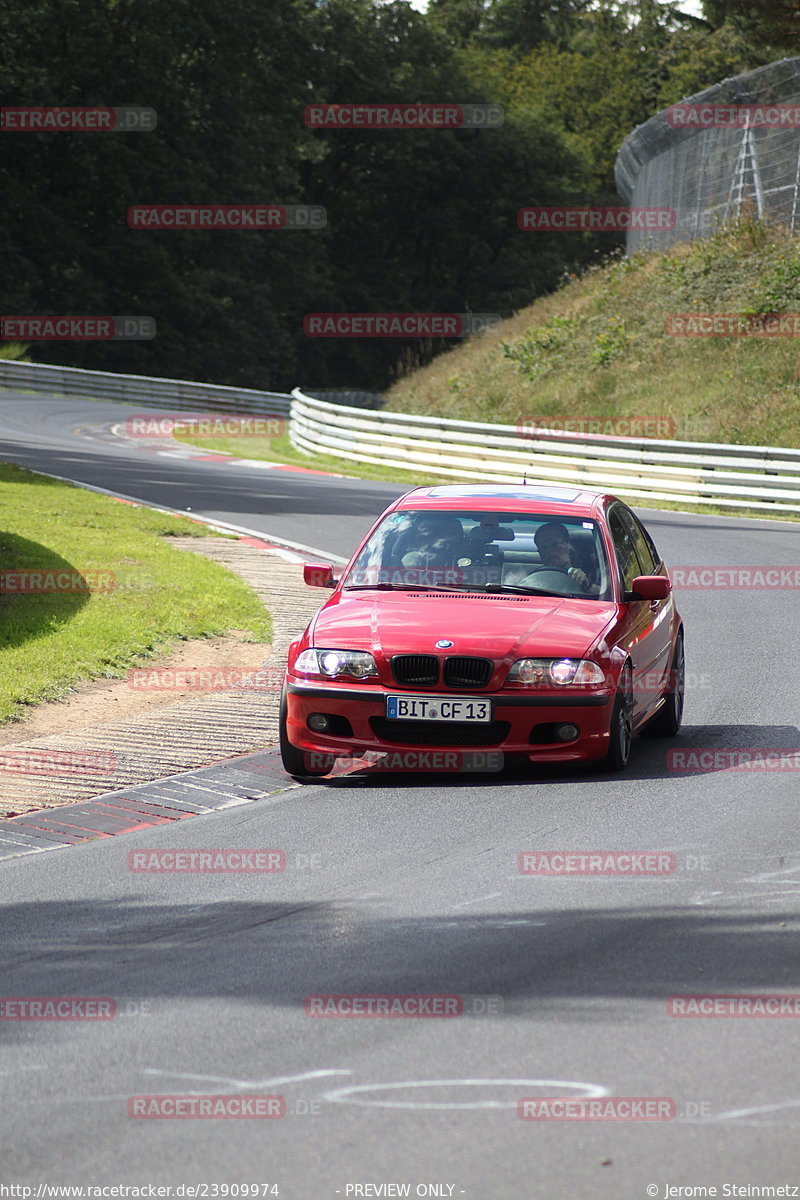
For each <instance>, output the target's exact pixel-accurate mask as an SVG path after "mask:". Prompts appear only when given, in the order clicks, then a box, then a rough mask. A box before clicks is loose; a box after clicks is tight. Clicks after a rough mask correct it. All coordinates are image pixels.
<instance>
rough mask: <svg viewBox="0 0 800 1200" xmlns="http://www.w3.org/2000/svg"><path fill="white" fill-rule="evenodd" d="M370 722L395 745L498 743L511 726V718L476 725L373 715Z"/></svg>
mask: <svg viewBox="0 0 800 1200" xmlns="http://www.w3.org/2000/svg"><path fill="white" fill-rule="evenodd" d="M369 723H370V726H371V728H372V732H373V733H374V734H375V736H376V737H379V738H380V739H381V741H382V742H390V743H391V744H392V745H395V746H499V745H500V743H501V742H502V741H504V740H505V738H507V737H508V732H509V730H510V729H511V724H510V722H509V721H490V722H488V723H487V724H486V725H478V724H475V725H473V724H460V723H458V722H456V721H453V722H452V723H451V722H448V721H390V720H389V719H388V718H387V717H370V719H369Z"/></svg>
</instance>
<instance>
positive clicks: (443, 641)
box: [436, 638, 453, 650]
mask: <svg viewBox="0 0 800 1200" xmlns="http://www.w3.org/2000/svg"><path fill="white" fill-rule="evenodd" d="M452 644H453V643H452V642H448V640H447V638H440V639H439V641H438V642H437V643H436V649H437V650H449V649H450V647H451V646H452Z"/></svg>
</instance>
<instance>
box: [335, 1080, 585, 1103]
mask: <svg viewBox="0 0 800 1200" xmlns="http://www.w3.org/2000/svg"><path fill="white" fill-rule="evenodd" d="M442 1087H481V1088H485V1087H513V1088H516V1089H518V1091H519V1094H518V1095H516V1096H515V1097H514V1099H513V1100H479V1101H477V1102H476V1103H474V1104H457V1103H444V1104H442V1103H427V1102H425V1101H413V1100H361V1099H356V1098H355V1097H356V1094H357V1093H359V1094H361V1093H364V1092H391V1091H398V1090H402V1091H405V1090H407V1089H409V1088H442ZM543 1087H546V1088H571V1089H572V1090H573V1091H578V1092H579V1093H580V1095H582V1096H587V1097H594V1096H607V1095H608V1088H604V1087H603V1086H602V1085H601V1084H599V1083H572V1082H571V1081H569V1080H565V1079H423V1080H408V1081H407V1082H405V1083H363V1084H359V1085H357V1086H356V1087H346V1088H337V1089H336V1090H335V1091H333V1092H326V1093H324V1095H323V1097H322V1099H323V1100H328V1101H329V1102H330V1103H331V1104H358V1105H361V1106H362V1107H366V1108H370V1107H371V1108H414V1109H468V1108H516V1107H517V1104H518V1102H519V1100H520V1099H521V1097H522V1096H523V1095H524V1094H525V1089H530V1088H543Z"/></svg>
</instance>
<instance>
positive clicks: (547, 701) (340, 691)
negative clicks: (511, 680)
mask: <svg viewBox="0 0 800 1200" xmlns="http://www.w3.org/2000/svg"><path fill="white" fill-rule="evenodd" d="M288 690H289V692H290V693H291V695H292V696H307V697H309V698H310V699H312V700H323V699H325V700H329V699H334V700H344V699H345V698H346V699H348V700H360V701H362V702H363V703H370V704H382V703H383V701H384V700H385V699H386V697H387V696H393V695H395V694H397V695H404V696H406V695H411V693H410V692H402V693H400V692H397V693H394V692H362V691H360V690H357V689H356V688H337V687H327V688H321V687H305V686H304V685H302V684H296V683H290V684H289V689H288ZM456 694H457V693H456V692H436V693H435V695H436V698H437V699H440V700H447V699H448V698H450V699H452V697H453V696H455V695H456ZM420 695H425V696H429V695H431V693H430V692H421V693H420ZM469 699H470V700H490V701H491V702H492V704H493V705H494V706H495V707H497V708H602V707H603V705H605V704H608V702H609V700H610V699H611V696H610V695H597V694H596V693H595V694H593V695H591V696H525V695H522V694H520V695H519V696H510V695H508V694H507V693H506V695H504V696H500V695H498V693H497V692H474V693H473V694H472V695H471V696H470V697H469Z"/></svg>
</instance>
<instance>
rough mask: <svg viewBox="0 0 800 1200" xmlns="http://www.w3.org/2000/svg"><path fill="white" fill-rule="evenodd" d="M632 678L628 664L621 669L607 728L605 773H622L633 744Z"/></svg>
mask: <svg viewBox="0 0 800 1200" xmlns="http://www.w3.org/2000/svg"><path fill="white" fill-rule="evenodd" d="M632 680H633V677H632V675H631V668H630V665H629V664H628V663H626V664H625V666H624V667H623V668H622V671H621V672H620V676H619V686H618V687H617V694H616V696H615V698H614V707H613V709H612V711H611V725H610V728H609V731H608V732H609V746H608V752H607V754H606V757H605V759H604V760H603V767H604V769H605V770H606V771H624V770H625V768H626V767H627V765H628V760H629V759H630V756H631V746H632V744H633V681H632Z"/></svg>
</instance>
